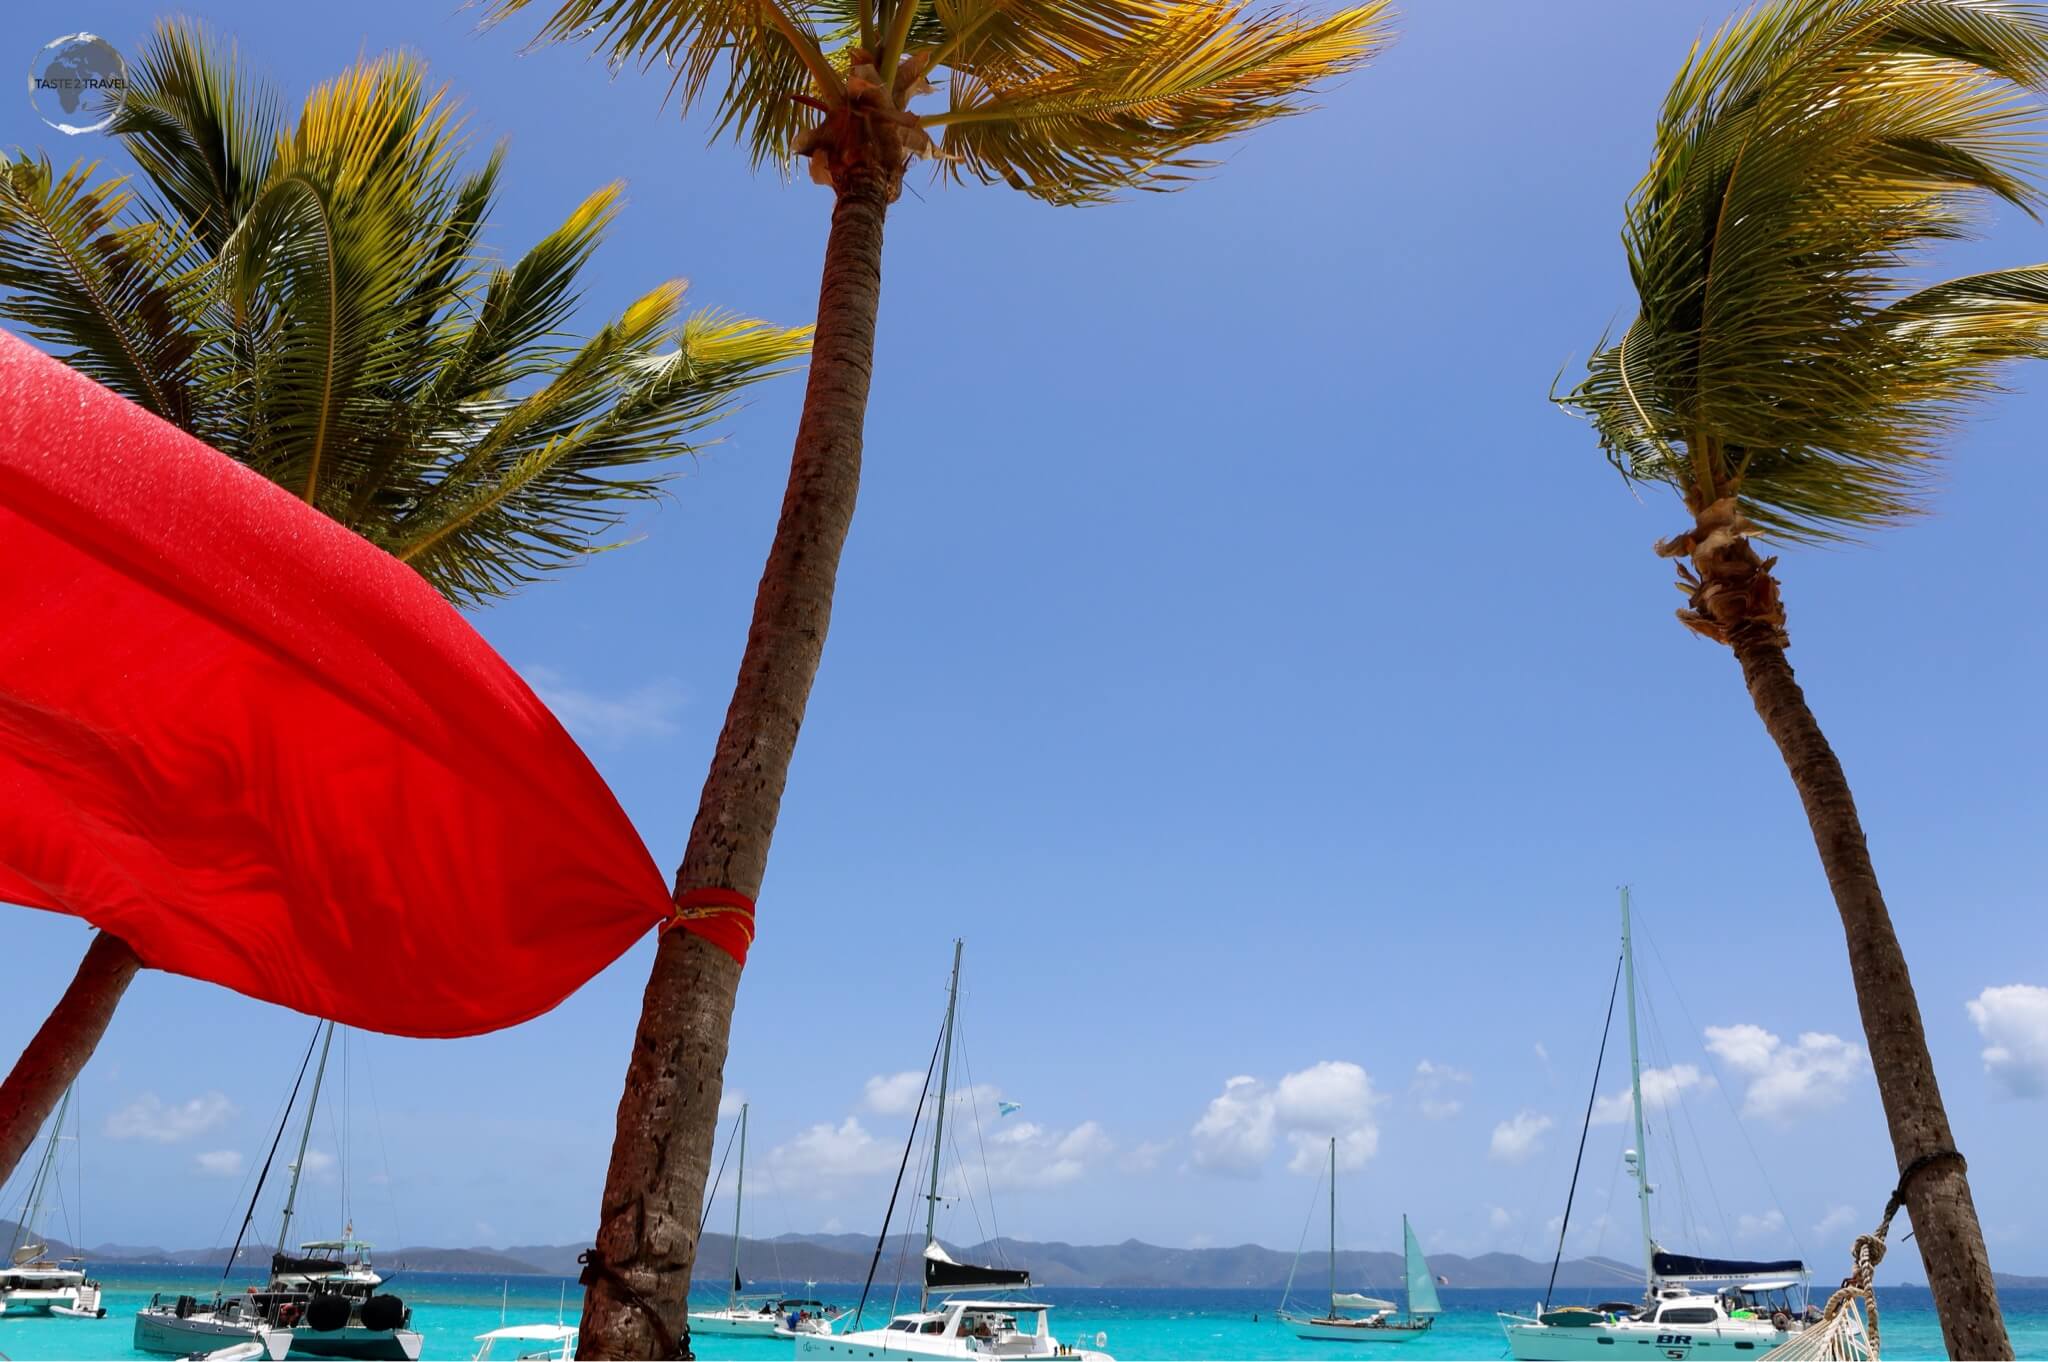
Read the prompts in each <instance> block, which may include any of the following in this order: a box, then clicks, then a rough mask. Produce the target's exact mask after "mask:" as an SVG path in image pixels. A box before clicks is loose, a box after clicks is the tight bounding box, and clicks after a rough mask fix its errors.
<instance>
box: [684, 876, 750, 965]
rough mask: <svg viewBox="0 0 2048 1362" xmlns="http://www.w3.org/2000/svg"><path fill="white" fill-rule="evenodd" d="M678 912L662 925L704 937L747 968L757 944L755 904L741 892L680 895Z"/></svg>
mask: <svg viewBox="0 0 2048 1362" xmlns="http://www.w3.org/2000/svg"><path fill="white" fill-rule="evenodd" d="M675 905H676V910H675V912H674V913H672V914H671V915H670V916H669V918H668V920H667V921H666V922H663V923H662V924H661V930H662V932H663V933H664V934H666V933H667V932H668V930H669V929H670V928H671V927H680V928H682V929H683V930H684V931H686V932H688V933H689V934H690V935H692V936H700V937H702V938H704V940H706V941H708V942H710V943H711V944H712V945H714V946H716V947H718V949H720V950H722V951H724V952H725V953H726V954H727V955H729V956H731V957H732V958H733V963H734V964H737V965H742V966H744V965H745V964H746V963H747V951H748V950H749V949H750V948H751V947H752V946H753V944H754V901H753V900H752V899H750V898H748V897H747V896H746V895H745V894H742V893H741V892H740V891H739V890H737V889H716V888H707V889H692V890H689V891H687V892H685V893H681V894H677V895H676V900H675Z"/></svg>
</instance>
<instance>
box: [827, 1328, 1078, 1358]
mask: <svg viewBox="0 0 2048 1362" xmlns="http://www.w3.org/2000/svg"><path fill="white" fill-rule="evenodd" d="M1057 1348H1058V1345H1057V1344H1055V1343H1054V1342H1053V1341H1052V1340H1051V1339H1047V1340H1045V1343H1044V1346H1043V1347H1042V1348H1040V1347H1036V1346H1034V1347H1032V1348H1031V1350H1030V1351H1022V1350H1019V1351H1011V1350H1010V1349H1007V1348H1004V1349H990V1348H984V1347H983V1346H982V1345H981V1344H980V1342H979V1341H977V1340H975V1339H971V1338H944V1337H938V1336H934V1335H924V1334H907V1333H903V1332H901V1331H900V1330H892V1329H863V1330H861V1331H860V1332H859V1333H857V1334H844V1335H832V1334H805V1335H803V1336H801V1337H799V1338H798V1339H797V1340H796V1355H797V1356H798V1357H800V1358H817V1359H828V1358H829V1359H834V1360H835V1362H856V1360H857V1362H869V1360H870V1359H880V1358H890V1359H899V1358H900V1359H904V1360H905V1362H989V1359H991V1358H999V1357H1001V1358H1010V1357H1057V1358H1059V1359H1060V1360H1061V1362H1115V1359H1114V1358H1112V1357H1111V1356H1110V1355H1109V1354H1108V1353H1098V1352H1088V1351H1086V1350H1083V1349H1069V1350H1067V1351H1064V1352H1061V1351H1057Z"/></svg>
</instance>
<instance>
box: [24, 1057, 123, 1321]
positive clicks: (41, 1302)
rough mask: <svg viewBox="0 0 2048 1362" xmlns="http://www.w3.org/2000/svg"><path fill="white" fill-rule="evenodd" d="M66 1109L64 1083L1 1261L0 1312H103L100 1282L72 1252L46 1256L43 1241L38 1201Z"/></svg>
mask: <svg viewBox="0 0 2048 1362" xmlns="http://www.w3.org/2000/svg"><path fill="white" fill-rule="evenodd" d="M70 1110H71V1089H69V1088H66V1089H65V1090H64V1096H63V1097H62V1098H61V1099H60V1100H59V1101H58V1103H57V1115H56V1118H55V1119H54V1120H52V1121H51V1122H50V1136H49V1138H48V1139H47V1140H45V1141H44V1142H43V1157H42V1158H41V1159H40V1160H39V1161H38V1162H37V1164H36V1171H35V1176H33V1177H31V1178H30V1179H29V1184H28V1199H27V1200H26V1201H25V1202H24V1203H23V1204H22V1211H21V1215H20V1217H19V1218H18V1219H17V1220H16V1221H15V1222H14V1238H13V1242H11V1243H10V1244H8V1246H7V1261H6V1266H5V1267H0V1315H58V1316H62V1317H66V1318H70V1319H98V1318H100V1317H101V1316H103V1315H105V1314H106V1313H107V1312H106V1308H105V1307H104V1306H102V1305H101V1304H100V1284H99V1283H98V1282H96V1281H94V1280H92V1279H91V1278H90V1277H88V1276H86V1275H85V1264H84V1263H83V1262H82V1261H80V1260H79V1259H76V1258H66V1259H63V1260H61V1261H60V1260H57V1259H53V1258H51V1257H50V1249H49V1245H47V1244H45V1243H44V1242H43V1235H42V1223H43V1203H44V1201H45V1200H46V1199H47V1198H48V1195H49V1191H50V1188H51V1187H52V1186H53V1185H54V1184H55V1179H56V1176H57V1172H56V1169H57V1145H58V1143H59V1141H61V1140H62V1139H63V1132H64V1118H65V1116H66V1115H68V1114H69V1113H70Z"/></svg>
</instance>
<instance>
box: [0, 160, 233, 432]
mask: <svg viewBox="0 0 2048 1362" xmlns="http://www.w3.org/2000/svg"><path fill="white" fill-rule="evenodd" d="M96 169H97V166H95V165H91V164H80V165H74V166H72V167H71V168H70V169H69V170H67V171H66V172H65V173H64V174H63V175H61V176H59V175H56V174H55V172H54V171H53V169H52V168H51V165H50V163H49V162H48V161H47V160H43V159H41V158H39V157H30V156H26V155H24V156H22V157H20V158H18V159H15V160H9V161H0V316H4V317H6V318H7V319H8V320H10V321H12V322H14V323H15V324H16V325H17V326H20V327H21V328H22V329H23V330H24V331H26V332H27V333H28V334H29V335H31V336H33V337H35V338H36V339H37V340H39V341H41V342H42V343H44V344H45V345H49V346H51V347H52V348H54V349H55V350H56V351H57V352H58V354H59V355H60V356H61V357H62V358H63V359H64V360H65V361H66V362H67V363H69V364H71V365H72V366H73V367H75V368H77V369H79V370H80V371H81V372H83V373H86V374H89V375H91V376H92V377H93V378H94V379H96V380H98V381H99V382H100V383H103V384H105V385H106V386H107V387H109V388H112V389H113V390H114V391H115V392H118V393H120V394H122V395H123V396H124V397H127V398H129V399H130V400H132V401H134V402H138V403H140V404H141V405H142V406H144V407H147V408H148V409H149V410H150V411H153V412H155V413H156V414H157V415H158V416H161V417H163V418H164V419H165V420H168V421H175V422H185V421H188V420H189V419H190V418H191V415H192V411H193V397H192V391H191V389H192V383H193V375H192V356H193V353H194V351H196V350H197V349H198V346H199V338H198V336H197V334H196V333H195V330H194V328H193V325H192V319H191V317H190V315H189V314H190V312H191V310H192V301H191V299H192V293H191V287H190V281H189V280H187V279H185V278H183V277H182V276H181V273H180V262H181V260H182V259H183V257H184V256H185V254H186V244H185V242H184V241H183V239H182V238H181V236H180V234H179V231H178V229H177V228H176V227H175V226H172V225H169V224H163V223H156V222H151V221H148V220H144V219H138V218H135V217H133V216H132V215H131V213H130V209H131V208H132V207H133V204H134V196H133V195H132V194H131V193H130V191H129V190H128V189H127V187H126V181H125V180H124V179H121V178H113V179H106V180H102V181H100V182H99V183H96V184H95V183H93V175H94V172H95V171H96Z"/></svg>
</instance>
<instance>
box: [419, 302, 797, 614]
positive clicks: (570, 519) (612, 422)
mask: <svg viewBox="0 0 2048 1362" xmlns="http://www.w3.org/2000/svg"><path fill="white" fill-rule="evenodd" d="M681 296H682V289H681V287H680V286H679V285H668V286H664V287H663V288H661V289H657V290H655V291H654V292H653V293H651V294H649V295H648V296H647V297H645V298H642V299H641V300H640V301H639V302H637V303H635V304H634V305H633V306H632V307H631V308H628V309H627V310H626V312H625V314H624V315H623V316H621V317H620V318H619V319H617V320H616V321H614V322H613V323H612V324H611V325H610V326H608V327H606V328H604V330H602V331H601V332H599V333H598V334H597V335H595V336H593V337H592V338H591V339H590V340H589V341H588V342H586V343H585V344H584V345H583V346H582V347H580V348H579V349H577V350H576V351H574V352H573V353H570V354H566V355H564V356H563V357H562V362H561V363H560V365H559V367H558V370H557V373H556V376H555V377H554V379H553V380H552V381H550V382H549V383H547V384H546V385H545V386H543V387H542V388H540V389H538V390H537V391H535V392H534V393H532V394H529V395H528V396H527V397H525V398H523V399H520V400H518V401H516V402H513V403H511V404H509V406H507V407H505V408H504V409H503V410H502V411H500V412H498V413H495V419H494V420H490V419H486V420H479V421H477V422H476V423H475V425H474V432H475V436H476V443H475V445H474V446H473V447H472V448H471V449H469V450H468V451H466V452H465V453H464V454H463V456H462V457H461V458H460V459H459V460H458V461H456V462H455V463H453V464H452V465H451V466H450V467H449V470H448V473H447V475H446V477H444V478H443V479H442V481H441V482H440V483H439V484H438V485H437V486H436V487H435V489H434V490H433V492H432V493H431V494H430V495H428V496H427V497H425V498H423V499H422V501H421V502H420V504H419V506H418V508H417V510H416V511H414V512H413V513H412V514H410V515H408V516H406V517H405V518H404V519H403V520H402V521H400V522H399V523H398V524H397V525H396V526H395V527H394V530H393V532H392V534H393V537H392V541H391V543H390V545H389V547H390V548H391V549H392V551H393V552H394V553H396V554H397V555H398V556H399V557H401V558H403V559H404V560H405V561H406V562H408V563H410V564H412V566H413V567H414V568H416V569H417V570H418V571H420V572H421V573H423V574H424V575H425V576H426V577H427V578H428V579H429V580H431V581H434V582H436V584H437V585H439V586H440V588H441V589H442V590H443V591H444V592H446V593H448V594H450V595H453V596H456V597H458V598H461V599H472V600H475V599H485V598H488V597H491V596H496V595H502V594H504V593H506V592H508V591H511V590H513V589H515V588H516V587H517V586H519V585H521V584H522V583H524V582H527V581H530V580H532V579H533V578H535V577H537V576H539V575H541V574H542V573H545V572H547V571H551V570H554V569H557V568H560V567H563V566H566V565H567V564H569V563H571V562H573V561H575V560H576V559H577V558H579V557H582V556H584V555H587V554H590V553H596V552H600V551H602V550H604V549H605V548H607V547H610V545H609V544H607V543H606V542H605V536H606V535H608V534H609V533H610V532H612V531H613V530H615V529H616V528H617V527H618V526H619V525H621V524H622V523H623V522H624V520H625V518H626V515H627V513H628V509H629V507H630V506H631V504H632V503H634V502H638V501H645V500H649V499H651V498H653V497H655V496H657V495H658V494H659V493H660V490H661V487H662V485H663V484H664V483H665V482H666V481H667V480H668V479H669V478H670V477H672V476H673V475H674V472H675V461H676V459H677V458H678V456H680V455H684V454H689V453H693V452H696V451H697V450H700V449H702V448H703V447H704V442H703V441H701V440H698V439H697V438H696V437H698V436H699V435H700V434H702V433H703V432H705V431H707V430H709V429H711V428H712V427H714V426H715V425H716V424H717V423H718V422H719V421H721V420H723V419H724V417H725V416H726V415H727V414H728V413H729V412H730V410H731V407H732V404H733V402H734V401H735V400H736V398H737V396H738V394H739V393H740V392H741V391H742V390H743V389H745V388H747V387H749V386H751V385H753V384H755V383H758V382H761V381H763V380H764V379H768V378H772V377H774V376H776V375H778V374H781V373H784V372H786V371H787V370H788V368H789V366H790V365H791V363H792V362H793V361H795V360H797V359H799V358H800V357H801V356H802V355H803V354H804V353H805V352H806V351H807V350H808V349H809V346H810V329H809V328H808V327H803V328H796V329H785V328H779V327H773V326H770V325H768V324H767V323H765V322H760V321H756V320H754V319H751V318H744V317H737V316H733V315H731V314H727V313H722V312H704V313H699V314H697V315H696V316H694V317H692V318H690V319H689V320H688V321H686V322H685V323H684V324H683V325H681V326H680V327H670V326H669V325H668V323H669V322H670V320H671V319H672V318H673V316H674V314H675V310H676V307H677V305H678V304H679V302H680V300H681ZM478 415H479V416H483V415H484V413H483V412H481V411H480V412H479V413H478Z"/></svg>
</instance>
